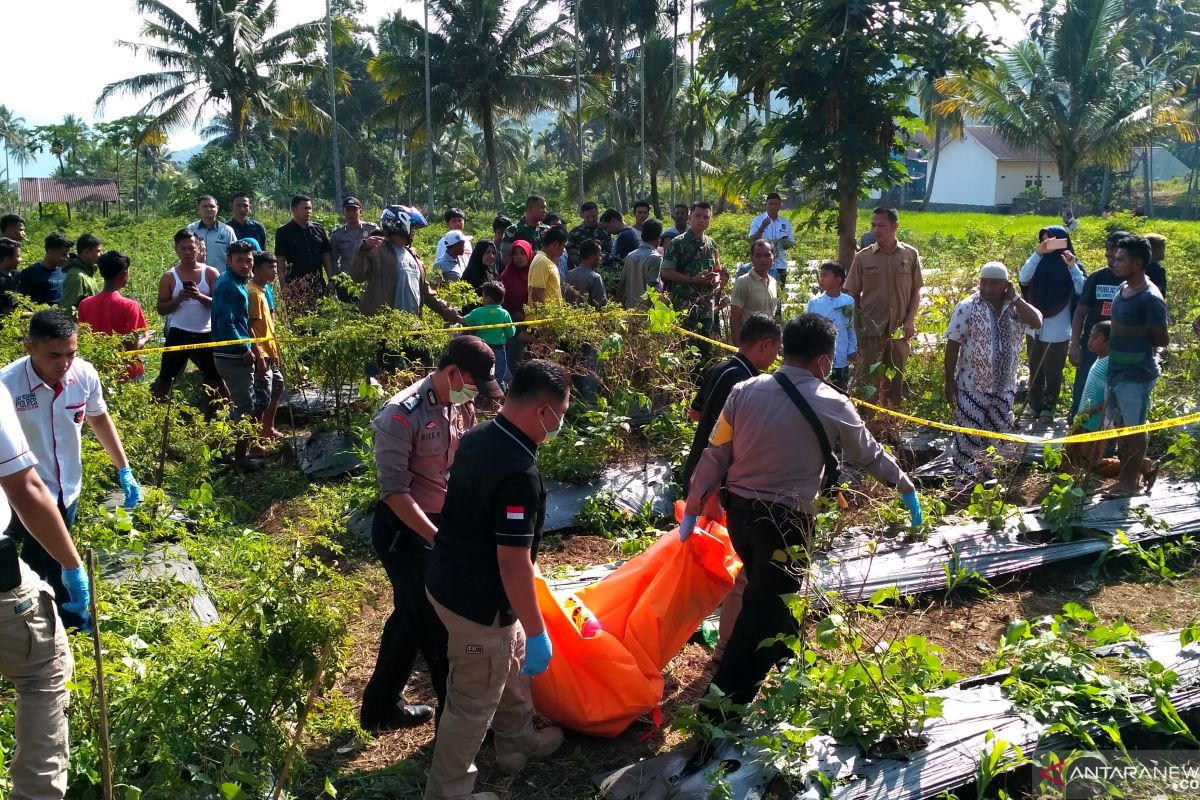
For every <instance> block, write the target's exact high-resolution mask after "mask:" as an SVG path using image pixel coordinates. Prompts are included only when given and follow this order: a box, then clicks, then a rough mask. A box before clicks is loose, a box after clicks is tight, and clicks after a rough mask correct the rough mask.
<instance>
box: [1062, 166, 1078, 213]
mask: <svg viewBox="0 0 1200 800" xmlns="http://www.w3.org/2000/svg"><path fill="white" fill-rule="evenodd" d="M1059 177H1060V178H1062V187H1063V188H1062V192H1063V196H1062V201H1063V208H1065V209H1067V210H1068V211H1070V212H1071V213H1072V214H1074V213H1075V168H1074V167H1071V168H1069V169H1062V168H1061V167H1060V168H1059Z"/></svg>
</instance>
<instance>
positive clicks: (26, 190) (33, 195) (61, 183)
mask: <svg viewBox="0 0 1200 800" xmlns="http://www.w3.org/2000/svg"><path fill="white" fill-rule="evenodd" d="M18 193H19V196H20V200H21V202H22V203H87V202H108V203H115V202H117V200H118V199H119V198H118V196H117V184H116V183H114V182H113V181H111V180H109V179H107V178H21V180H20V182H19V184H18Z"/></svg>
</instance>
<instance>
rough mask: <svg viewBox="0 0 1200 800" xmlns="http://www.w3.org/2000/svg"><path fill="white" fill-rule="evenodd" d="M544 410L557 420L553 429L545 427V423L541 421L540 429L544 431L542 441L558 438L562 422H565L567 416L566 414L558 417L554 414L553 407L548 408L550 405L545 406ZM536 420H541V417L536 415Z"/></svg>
mask: <svg viewBox="0 0 1200 800" xmlns="http://www.w3.org/2000/svg"><path fill="white" fill-rule="evenodd" d="M546 410H547V411H549V412H550V416H552V417H554V418H555V419H557V420H558V425H557V426H556V427H555V428H554V430H549V429H547V428H546V423H544V422H542V430H544V431H546V438H545V439H544V441H547V442H552V441H554V440H555V439H557V438H558V435H559V434H560V433H562V429H563V424H565V423H566V421H567V418H566V415H563V416H561V417H560V416H558V414H555V413H554V409H552V408H550V406H546ZM538 421H539V422H541V417H538Z"/></svg>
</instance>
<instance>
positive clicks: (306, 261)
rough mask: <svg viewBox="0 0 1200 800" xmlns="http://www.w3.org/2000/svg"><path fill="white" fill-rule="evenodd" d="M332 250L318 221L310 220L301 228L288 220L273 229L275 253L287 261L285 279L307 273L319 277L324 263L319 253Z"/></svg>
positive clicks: (293, 278) (293, 221)
mask: <svg viewBox="0 0 1200 800" xmlns="http://www.w3.org/2000/svg"><path fill="white" fill-rule="evenodd" d="M260 244H261V242H260ZM332 252H333V250H332V248H330V246H329V237H328V236H326V235H325V229H324V228H322V227H321V225H320V224H319V223H316V222H310V223H308V225H307V226H306V227H303V228H301V227H300V226H299V225H297V224H296V221H295V220H288V222H287V224H286V225H282V226H280V228H279V230H277V231H275V255H277V256H279V257H280V258H283V259H286V260H287V262H288V269H287V271H286V272H285V273H284V275H283V279H284V280H285V281H294V280H296V279H297V278H300V277H303V276H307V275H316V276H318V277H320V276H321V275H322V271H321V270H322V269H323V265H324V262H323V261H322V260H321V255H322V254H323V253H332Z"/></svg>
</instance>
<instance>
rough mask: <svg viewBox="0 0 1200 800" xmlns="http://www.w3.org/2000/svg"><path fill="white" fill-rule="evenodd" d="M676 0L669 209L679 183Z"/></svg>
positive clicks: (675, 7) (673, 23)
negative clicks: (676, 109) (676, 110)
mask: <svg viewBox="0 0 1200 800" xmlns="http://www.w3.org/2000/svg"><path fill="white" fill-rule="evenodd" d="M679 1H680V0H676V5H674V6H673V7H672V8H673V11H674V13H673V14H672V15H671V19H672V25H673V26H674V34H673V35H672V36H671V60H670V64H671V110H670V112H669V114H668V116H667V119H668V120H669V121H670V124H669V127H670V130H671V210H672V211H674V210H675V203H677V202H679V201H678V200H677V199H676V194H675V192H676V187H677V185H678V183H679V137H678V136H677V135H676V131H677V130H678V129H679V125H678V122H679V117H678V116H677V114H676V112H675V104H676V102H677V98H678V96H679V68H678V67H677V66H676V64H675V58H676V49H677V48H678V47H679V10H680V9H679V5H678V3H679Z"/></svg>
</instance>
